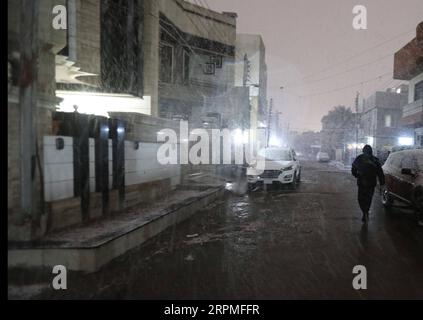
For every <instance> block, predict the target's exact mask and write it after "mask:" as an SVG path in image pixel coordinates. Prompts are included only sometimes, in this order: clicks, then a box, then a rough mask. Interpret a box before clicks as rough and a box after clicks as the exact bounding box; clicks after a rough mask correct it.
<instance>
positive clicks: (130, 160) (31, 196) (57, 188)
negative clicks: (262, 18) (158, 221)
mask: <svg viewBox="0 0 423 320" xmlns="http://www.w3.org/2000/svg"><path fill="white" fill-rule="evenodd" d="M26 2H27V3H26V5H27V6H28V7H26V6H23V7H21V6H20V4H21V3H23V2H16V1H9V3H8V4H9V7H8V17H9V21H8V71H9V76H8V80H9V84H8V90H9V92H8V123H9V132H8V171H9V175H8V213H9V215H8V220H9V224H8V225H9V228H8V237H9V240H13V241H21V240H24V241H29V240H34V239H38V238H40V237H42V236H44V235H45V234H47V233H49V232H52V231H55V230H58V229H62V228H66V227H69V226H74V225H78V224H81V223H85V222H89V221H91V220H92V219H96V218H101V217H103V216H107V215H109V214H110V213H114V212H118V211H119V210H121V209H123V208H125V207H128V206H134V205H137V204H138V205H139V204H140V203H145V202H148V201H154V200H155V199H157V198H159V197H160V196H163V195H167V194H169V193H170V192H171V191H173V190H174V189H175V188H176V186H177V185H179V184H180V183H181V180H182V171H183V170H182V166H180V165H169V166H166V167H162V166H161V165H160V164H159V163H158V160H157V150H158V148H160V145H161V143H160V142H158V141H157V133H158V132H159V131H160V130H161V129H165V128H169V129H173V130H174V131H175V132H179V125H178V123H177V122H176V121H173V120H178V119H187V120H189V121H190V122H191V126H202V127H209V126H208V125H209V124H213V125H215V126H217V127H219V128H221V127H227V128H230V129H234V128H241V129H242V128H248V127H249V125H250V123H249V101H248V100H249V94H248V88H245V87H235V72H234V68H235V66H234V62H235V39H236V14H234V13H217V12H213V11H211V10H208V9H205V8H201V7H199V6H196V5H193V4H190V3H188V2H186V1H182V0H157V1H156V0H130V1H128V0H118V1H111V0H104V1H101V2H100V1H96V0H68V1H64V0H63V1H48V0H43V1H33V0H27V1H26ZM57 6H60V10H59V11H61V12H62V13H64V14H65V17H66V18H67V28H64V29H60V28H58V29H57V28H54V27H53V24H52V19H54V18H55V15H56V14H59V11H57V10H56V9H57ZM21 17H24V19H21ZM45 17H51V19H47V18H45ZM34 61H38V63H34ZM159 116H161V117H162V118H160V117H159ZM165 118H167V119H165ZM172 119H173V120H172ZM211 127H213V126H211Z"/></svg>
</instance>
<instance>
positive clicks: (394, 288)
mask: <svg viewBox="0 0 423 320" xmlns="http://www.w3.org/2000/svg"><path fill="white" fill-rule="evenodd" d="M302 180H303V181H302V183H301V184H300V185H299V187H298V189H297V190H296V191H292V190H287V189H283V188H270V189H268V190H267V191H266V192H264V191H262V190H257V191H255V192H251V193H247V194H242V195H237V194H233V193H230V192H228V194H227V196H226V198H225V199H223V200H222V201H219V202H217V203H214V204H213V205H212V206H210V207H209V208H207V209H206V210H204V211H203V212H200V213H197V214H196V215H194V216H193V217H192V218H190V219H188V220H186V221H184V222H182V223H180V224H178V225H175V226H173V227H171V228H169V229H168V230H166V231H164V232H162V233H161V234H159V235H158V236H156V237H155V238H153V239H151V240H149V241H148V242H146V243H145V244H143V245H142V246H140V247H139V248H137V249H134V250H132V251H130V252H128V253H127V254H125V255H124V256H122V257H120V258H117V259H115V260H114V261H112V262H111V263H109V264H108V265H106V266H105V267H103V268H102V269H101V270H100V271H98V272H96V273H94V274H83V273H79V272H70V271H69V272H68V289H67V290H64V291H54V290H53V289H51V288H50V286H49V284H48V282H49V281H51V279H52V277H53V275H52V274H51V270H34V271H32V272H30V273H28V272H25V271H22V270H13V271H11V272H10V273H9V288H10V285H11V284H13V285H22V284H29V285H31V286H32V287H35V288H38V289H37V290H38V291H37V292H40V293H39V294H37V295H35V298H41V299H75V298H79V299H93V298H94V299H95V298H104V299H365V298H372V299H374V298H388V299H389V298H400V299H401V298H411V299H414V298H420V299H421V298H423V228H422V227H419V226H417V224H416V221H415V217H414V215H413V213H412V212H411V211H407V210H402V209H396V210H394V211H393V212H392V213H390V214H387V213H385V211H384V209H383V207H382V206H381V204H380V199H379V195H378V193H377V192H376V196H375V198H374V200H373V205H372V209H371V210H372V212H371V214H370V222H369V224H368V226H367V227H363V225H362V223H361V213H360V212H359V208H358V205H357V203H356V192H357V190H356V186H355V181H354V180H353V179H352V177H351V176H350V174H349V173H348V172H345V171H340V170H338V169H336V168H334V167H332V166H329V165H325V164H319V163H316V162H304V163H303V171H302ZM356 265H364V266H365V267H366V268H367V277H368V279H367V287H368V289H367V290H358V291H357V290H354V289H353V287H352V280H353V277H354V275H353V273H352V270H353V267H354V266H356Z"/></svg>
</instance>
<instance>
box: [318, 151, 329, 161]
mask: <svg viewBox="0 0 423 320" xmlns="http://www.w3.org/2000/svg"><path fill="white" fill-rule="evenodd" d="M316 159H317V161H319V162H329V161H330V157H329V154H328V153H327V152H318V153H317V156H316Z"/></svg>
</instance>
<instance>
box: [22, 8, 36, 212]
mask: <svg viewBox="0 0 423 320" xmlns="http://www.w3.org/2000/svg"><path fill="white" fill-rule="evenodd" d="M20 6H21V7H20V49H19V51H20V76H19V106H20V130H19V131H20V159H21V161H20V184H21V185H20V191H21V194H20V200H21V209H22V212H23V213H24V214H25V215H31V214H32V213H33V211H34V210H35V206H34V203H33V202H34V199H33V182H34V174H35V163H36V157H35V143H36V142H35V141H36V139H35V137H36V135H37V130H36V121H34V118H35V119H37V62H38V11H39V1H38V0H21V1H20Z"/></svg>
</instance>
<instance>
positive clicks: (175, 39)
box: [144, 0, 248, 128]
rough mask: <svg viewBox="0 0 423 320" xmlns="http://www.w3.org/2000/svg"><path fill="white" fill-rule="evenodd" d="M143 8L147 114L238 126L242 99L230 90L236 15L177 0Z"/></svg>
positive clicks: (242, 95)
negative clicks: (149, 108) (149, 109)
mask: <svg viewBox="0 0 423 320" xmlns="http://www.w3.org/2000/svg"><path fill="white" fill-rule="evenodd" d="M145 10H146V14H147V15H149V16H150V18H148V20H149V21H151V23H149V25H150V26H151V29H149V30H146V34H145V37H146V42H147V43H148V45H147V46H146V50H147V51H149V52H151V54H150V55H149V59H150V60H149V61H151V64H150V66H151V68H152V69H151V70H146V73H145V77H144V79H145V91H146V94H148V95H150V96H151V97H152V98H151V105H152V110H157V114H158V116H160V117H163V118H169V119H185V120H189V122H190V124H191V126H195V127H206V128H207V127H210V126H211V125H210V124H211V123H214V126H215V127H216V126H217V127H219V128H220V127H227V128H238V127H242V126H243V123H244V122H245V116H244V114H245V112H248V104H247V103H248V100H246V98H245V97H247V99H248V96H246V94H245V93H243V92H242V90H239V89H235V88H234V62H235V40H236V17H237V15H236V14H234V13H218V12H214V11H212V10H209V9H206V8H203V7H200V6H198V5H195V4H192V3H189V2H187V1H180V0H172V1H167V0H166V1H165V0H162V1H152V2H151V3H149V5H148V6H146V9H145ZM154 17H158V19H156V20H154V19H155V18H154ZM146 19H147V17H146ZM151 19H153V20H151ZM154 65H156V66H157V69H153V67H152V66H154ZM239 101H243V103H244V106H243V107H242V108H241V109H240V107H239V106H238V104H239ZM245 102H247V103H245ZM240 111H244V112H241V113H240ZM153 113H154V112H153ZM216 122H218V123H216Z"/></svg>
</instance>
